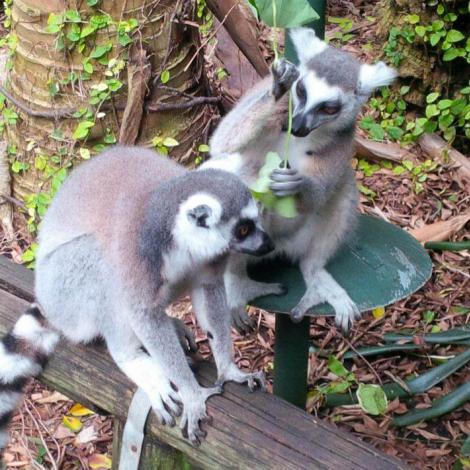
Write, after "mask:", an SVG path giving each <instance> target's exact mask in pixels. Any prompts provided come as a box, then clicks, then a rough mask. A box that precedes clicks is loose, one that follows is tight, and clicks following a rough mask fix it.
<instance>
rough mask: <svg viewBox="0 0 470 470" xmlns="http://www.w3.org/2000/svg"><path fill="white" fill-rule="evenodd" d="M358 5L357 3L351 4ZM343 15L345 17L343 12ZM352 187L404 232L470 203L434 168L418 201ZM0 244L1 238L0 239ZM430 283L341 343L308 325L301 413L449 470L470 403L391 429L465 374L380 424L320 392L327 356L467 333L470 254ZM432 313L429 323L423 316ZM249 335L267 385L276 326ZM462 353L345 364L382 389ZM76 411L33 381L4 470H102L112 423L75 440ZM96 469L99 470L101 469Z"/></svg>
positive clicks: (377, 188) (450, 257) (247, 364)
mask: <svg viewBox="0 0 470 470" xmlns="http://www.w3.org/2000/svg"><path fill="white" fill-rule="evenodd" d="M332 3H333V4H334V7H335V8H336V10H335V11H334V12H333V13H334V14H335V15H336V16H340V15H346V14H347V15H352V16H353V17H354V15H356V16H357V15H358V12H359V13H360V12H361V11H360V10H358V9H357V8H356V7H355V4H357V3H358V2H354V3H353V2H332ZM359 3H360V2H359ZM343 10H344V11H343ZM373 34H374V31H373V25H371V26H370V27H368V26H367V25H366V26H364V27H362V29H361V31H360V34H359V35H358V38H357V39H356V40H352V41H351V42H348V43H347V44H346V45H344V48H345V49H347V50H350V51H351V52H355V53H357V54H358V55H361V56H363V58H364V59H366V58H368V52H364V50H363V49H362V48H361V47H360V46H361V44H364V42H367V41H369V40H373ZM409 150H410V152H411V153H413V155H414V156H415V158H416V162H423V161H424V160H425V159H426V158H427V157H426V156H425V155H423V154H422V153H421V151H420V149H419V148H418V147H417V146H416V147H413V148H411V149H409ZM357 178H358V182H359V183H360V184H362V185H364V186H366V187H367V188H370V189H371V190H373V191H374V192H375V193H376V197H375V198H370V197H369V198H368V197H365V196H363V197H362V201H361V211H363V212H366V213H371V214H375V215H378V216H380V217H383V218H385V219H387V220H389V221H390V222H392V223H394V224H396V225H398V226H400V227H403V228H404V229H412V228H417V227H420V226H422V225H423V224H430V223H433V222H437V221H440V220H447V219H449V218H451V217H453V216H455V215H458V214H461V213H463V212H464V211H465V210H468V207H469V201H470V194H468V193H467V192H466V191H465V189H464V188H463V187H461V186H459V184H458V183H457V178H456V177H455V170H453V169H452V168H450V167H449V166H445V165H439V166H438V167H437V168H436V169H435V170H434V171H433V172H431V173H430V174H429V176H428V179H427V180H426V181H425V182H424V184H423V185H424V190H423V191H422V192H421V193H419V194H416V192H415V191H414V185H413V181H412V180H411V179H408V178H406V177H404V176H403V175H400V176H398V175H395V174H393V172H392V171H391V170H390V169H387V168H382V167H381V168H380V169H379V170H378V171H377V172H375V173H374V174H373V175H372V176H365V175H364V174H363V173H362V172H361V171H357ZM24 226H25V225H24V217H23V216H22V215H21V214H19V213H17V214H16V215H15V227H16V228H17V238H18V240H17V242H16V243H13V244H12V243H11V242H10V241H8V242H7V241H6V240H3V241H2V242H0V254H4V255H7V256H10V257H12V258H13V259H14V260H16V261H20V259H21V252H22V251H23V250H24V249H25V248H26V246H27V245H28V244H29V243H30V241H31V238H30V236H29V234H28V233H27V232H26V231H25V229H24ZM0 238H1V236H0ZM465 238H468V231H465V229H464V230H461V231H460V232H457V233H455V234H454V235H453V236H452V240H456V241H457V240H463V239H465ZM430 255H431V257H432V260H433V274H432V277H431V279H430V280H429V282H427V283H426V285H425V286H424V287H423V288H422V289H420V290H419V291H418V292H416V293H415V294H413V295H412V296H410V297H409V298H407V299H404V300H402V301H400V302H397V303H396V304H394V305H392V306H389V307H387V308H386V310H385V315H384V316H383V317H382V318H374V317H373V316H372V314H370V313H368V314H365V315H364V316H363V318H362V319H361V320H360V321H358V322H357V323H356V324H355V325H354V327H353V329H352V331H351V332H350V334H349V336H348V337H344V336H343V335H342V334H341V332H340V331H338V330H337V329H336V327H335V325H334V323H333V322H332V320H331V319H330V318H325V317H320V318H315V319H312V323H311V341H312V345H313V346H315V352H312V353H311V355H310V359H309V387H310V393H309V402H308V411H309V412H311V413H314V414H315V415H316V416H318V417H320V418H322V419H325V420H328V421H329V422H330V423H332V424H333V425H335V426H338V427H339V428H341V429H343V430H346V431H348V432H351V433H352V434H354V435H356V436H358V437H360V438H361V439H363V440H365V441H367V442H369V443H371V444H372V445H374V446H376V447H377V448H378V449H380V450H382V451H384V452H386V453H388V454H390V455H394V456H396V457H398V458H400V459H402V460H404V461H406V462H407V463H409V464H410V465H412V466H414V467H416V468H419V469H442V470H444V469H451V468H452V466H453V465H454V464H455V463H456V462H457V460H458V459H459V455H460V448H461V445H462V442H463V441H464V440H465V438H466V437H467V436H468V435H469V434H470V403H468V404H466V405H464V406H463V407H460V408H459V409H457V410H455V411H454V412H452V413H450V414H448V415H445V416H443V417H441V418H439V419H435V420H432V421H429V422H425V423H421V424H418V425H414V426H410V427H405V428H396V427H394V426H392V424H391V417H392V416H393V415H394V414H403V413H405V412H406V411H408V410H409V409H411V408H414V407H417V408H424V407H427V406H429V404H430V403H431V401H432V400H434V399H436V398H438V397H440V396H442V395H444V394H446V393H448V392H449V391H451V390H453V389H455V388H456V387H457V386H459V385H461V384H463V383H465V382H467V381H469V380H470V369H469V367H468V366H467V367H464V368H462V369H461V370H460V371H458V372H457V373H455V374H453V375H452V376H451V377H449V378H448V379H446V380H444V381H443V382H442V383H441V384H439V385H438V386H436V387H433V388H432V389H430V390H429V391H427V392H426V393H423V394H420V395H417V396H415V397H413V398H412V399H409V400H403V399H401V400H398V399H396V400H394V401H392V402H390V403H389V407H388V410H387V413H386V415H385V416H380V417H374V416H370V415H367V414H366V413H365V412H364V411H362V409H361V408H360V407H359V406H349V407H337V408H333V409H329V408H326V407H325V406H324V403H323V399H322V396H321V394H320V393H318V386H319V385H322V384H328V383H334V382H335V381H336V380H337V377H335V376H334V375H333V374H332V373H331V372H330V371H329V369H328V366H327V356H328V354H329V353H333V354H335V355H336V356H338V357H339V358H341V356H342V355H343V354H344V353H345V352H346V351H348V350H351V349H355V348H358V347H361V346H367V345H376V344H380V343H381V342H382V338H383V335H384V334H385V333H389V332H400V331H402V330H404V329H407V330H412V331H413V332H414V333H415V334H417V335H420V334H423V333H426V332H430V331H431V330H432V329H433V328H434V330H435V329H437V328H438V329H439V330H440V331H446V330H449V329H451V328H456V327H459V326H463V325H465V324H468V322H469V320H470V314H469V313H468V312H467V313H462V311H463V310H462V309H460V308H459V307H470V289H469V285H470V281H469V279H470V274H469V271H470V270H469V267H470V254H469V252H468V251H465V252H459V253H456V252H442V253H440V252H432V253H430ZM428 311H431V312H434V318H433V319H432V321H429V315H424V314H425V312H428ZM171 313H172V314H175V315H177V316H179V317H180V318H183V319H184V320H185V322H186V324H187V325H188V326H189V327H190V328H191V329H192V330H193V332H194V334H195V336H196V341H197V344H198V347H199V352H200V353H201V354H202V356H204V357H206V358H210V348H209V344H208V341H207V338H206V336H205V335H204V333H203V332H202V331H201V330H200V329H199V328H198V327H197V325H196V323H195V320H194V316H193V315H192V311H191V305H190V303H189V301H188V300H186V299H184V300H182V301H181V302H178V303H176V304H175V305H173V307H172V308H171ZM250 315H251V316H252V318H253V322H254V324H255V328H254V330H253V331H252V332H249V333H246V334H243V335H241V334H238V333H237V332H235V331H234V332H233V340H234V345H235V359H236V362H237V364H238V365H239V366H240V367H242V368H244V369H246V370H257V369H263V370H264V371H265V372H266V374H267V376H268V379H269V380H270V385H269V387H271V380H272V369H273V362H272V361H273V343H274V317H273V316H272V315H271V314H269V313H266V312H263V311H261V310H258V309H253V308H251V309H250ZM459 352H460V350H459V348H458V347H455V346H452V347H450V346H448V347H439V346H436V347H429V348H424V349H423V350H421V351H419V352H413V353H406V354H404V353H401V354H394V355H387V356H377V357H373V358H369V359H368V360H367V361H366V360H364V359H361V358H358V359H354V360H352V361H349V362H346V363H345V364H346V366H347V367H348V369H349V370H350V371H352V372H353V373H354V375H355V377H356V379H357V381H358V382H361V383H374V384H381V383H389V382H391V381H400V380H403V379H406V378H408V377H409V376H411V375H413V374H416V373H418V374H419V373H422V372H423V371H425V370H427V369H428V368H429V367H431V366H432V365H435V364H436V363H437V362H438V361H439V358H441V359H442V357H450V356H453V355H455V354H457V353H459ZM73 405H74V402H72V401H71V400H69V399H67V397H64V396H63V395H61V394H59V393H57V392H55V391H52V390H49V389H48V388H47V387H45V386H43V385H42V384H40V383H38V382H36V381H34V382H32V383H31V384H30V385H29V386H28V387H27V390H26V395H25V400H24V403H23V405H22V407H21V408H20V409H19V410H18V412H17V413H16V414H15V416H14V418H13V422H12V425H11V443H10V445H9V447H8V448H7V450H6V453H5V461H6V463H7V468H9V469H25V468H46V469H56V468H57V469H59V468H60V469H65V470H68V469H79V468H80V469H82V468H83V469H89V468H95V469H96V468H107V467H106V466H107V465H108V464H109V462H107V461H106V460H104V462H105V463H104V464H103V465H104V466H102V467H100V466H99V464H98V463H97V462H99V461H100V459H103V456H108V457H111V444H112V417H109V416H99V415H97V414H90V415H87V416H84V417H79V418H78V419H79V420H80V422H81V429H80V431H75V432H74V431H72V430H70V429H69V428H67V427H66V426H65V425H64V417H66V416H70V410H71V408H72V406H73ZM101 461H103V460H101Z"/></svg>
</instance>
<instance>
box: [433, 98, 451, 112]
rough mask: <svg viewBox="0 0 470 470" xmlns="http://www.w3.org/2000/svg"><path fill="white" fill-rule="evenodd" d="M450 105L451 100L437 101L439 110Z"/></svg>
mask: <svg viewBox="0 0 470 470" xmlns="http://www.w3.org/2000/svg"><path fill="white" fill-rule="evenodd" d="M451 105H452V100H440V101H439V103H437V107H438V108H439V109H441V110H442V109H447V108H450V106H451Z"/></svg>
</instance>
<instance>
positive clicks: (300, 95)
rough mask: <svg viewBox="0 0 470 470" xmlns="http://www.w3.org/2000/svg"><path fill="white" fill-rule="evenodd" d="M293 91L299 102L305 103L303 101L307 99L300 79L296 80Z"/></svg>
mask: <svg viewBox="0 0 470 470" xmlns="http://www.w3.org/2000/svg"><path fill="white" fill-rule="evenodd" d="M295 92H296V94H297V98H298V99H299V101H300V102H301V103H305V101H307V90H306V89H305V85H304V84H303V82H302V81H300V80H299V81H298V82H297V85H296V86H295Z"/></svg>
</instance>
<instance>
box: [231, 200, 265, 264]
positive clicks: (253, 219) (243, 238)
mask: <svg viewBox="0 0 470 470" xmlns="http://www.w3.org/2000/svg"><path fill="white" fill-rule="evenodd" d="M230 249H231V250H233V251H237V252H239V253H246V254H249V255H253V256H263V255H266V254H268V253H270V252H271V251H273V250H274V244H273V242H272V240H271V239H270V238H269V236H268V235H267V233H266V232H265V231H264V230H263V229H262V228H261V225H260V221H259V213H258V207H257V206H256V204H255V202H254V201H253V200H251V201H250V203H249V204H248V205H247V206H246V207H245V208H244V209H243V210H242V211H241V213H240V217H239V218H237V219H236V220H235V221H234V223H232V229H231V240H230Z"/></svg>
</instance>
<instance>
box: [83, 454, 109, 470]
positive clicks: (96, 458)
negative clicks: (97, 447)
mask: <svg viewBox="0 0 470 470" xmlns="http://www.w3.org/2000/svg"><path fill="white" fill-rule="evenodd" d="M88 465H89V466H90V468H93V469H102V468H105V469H108V468H111V466H112V460H111V459H110V458H109V457H108V456H107V455H103V454H93V455H90V457H88Z"/></svg>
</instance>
